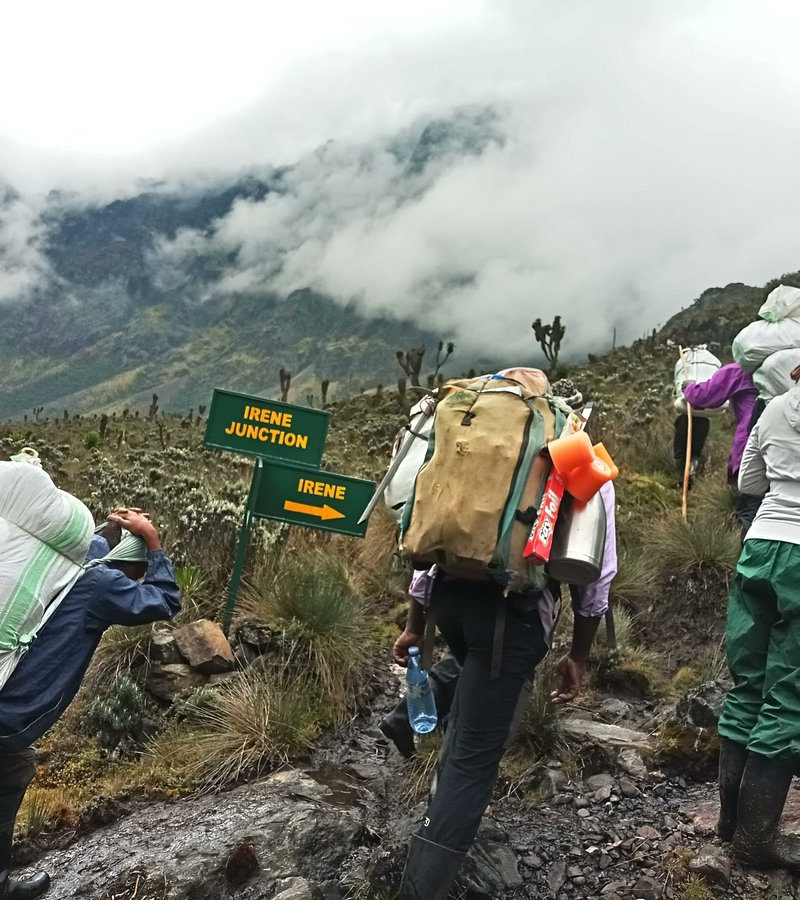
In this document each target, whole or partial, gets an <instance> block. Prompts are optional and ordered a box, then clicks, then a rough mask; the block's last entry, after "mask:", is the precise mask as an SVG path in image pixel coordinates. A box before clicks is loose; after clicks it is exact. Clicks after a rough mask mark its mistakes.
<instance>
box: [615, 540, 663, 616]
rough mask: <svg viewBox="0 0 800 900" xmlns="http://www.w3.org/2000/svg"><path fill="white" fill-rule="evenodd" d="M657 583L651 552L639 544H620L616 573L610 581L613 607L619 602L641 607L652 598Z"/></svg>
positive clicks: (631, 607)
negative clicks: (631, 545)
mask: <svg viewBox="0 0 800 900" xmlns="http://www.w3.org/2000/svg"><path fill="white" fill-rule="evenodd" d="M657 585H658V578H657V576H656V567H655V565H654V562H653V554H652V552H651V551H650V550H649V549H648V550H645V549H644V548H642V547H639V546H634V547H630V546H623V545H620V546H619V548H618V551H617V574H616V577H615V578H614V580H613V582H612V583H611V601H612V602H613V603H614V607H615V609H616V608H617V607H618V606H619V605H620V604H623V605H624V606H626V607H628V608H629V609H634V610H636V609H641V608H642V607H643V606H646V605H647V603H648V602H649V601H650V600H651V599H652V598H653V596H654V595H655V592H656V588H657Z"/></svg>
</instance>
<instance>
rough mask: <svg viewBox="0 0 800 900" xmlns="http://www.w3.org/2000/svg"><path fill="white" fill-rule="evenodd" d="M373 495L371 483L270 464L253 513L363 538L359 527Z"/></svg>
mask: <svg viewBox="0 0 800 900" xmlns="http://www.w3.org/2000/svg"><path fill="white" fill-rule="evenodd" d="M374 491H375V484H374V482H372V481H364V479H362V478H350V477H349V476H348V475H335V474H334V473H332V472H323V471H322V470H321V469H311V468H308V467H301V466H292V465H288V464H286V463H274V462H270V463H268V464H267V465H266V466H265V467H264V472H263V473H262V475H261V483H260V485H259V487H258V489H257V491H256V495H255V506H254V510H253V511H254V513H255V515H257V516H263V518H265V519H276V520H277V521H279V522H291V523H292V524H293V525H305V526H307V527H309V528H322V529H324V530H326V531H338V532H339V533H340V534H350V535H353V536H354V537H364V534H365V533H366V530H367V523H366V522H362V523H361V524H360V525H359V524H358V520H359V519H360V518H361V513H363V512H364V510H365V509H366V507H367V504H368V503H369V501H370V500H371V499H372V495H373V493H374Z"/></svg>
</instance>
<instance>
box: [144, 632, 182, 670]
mask: <svg viewBox="0 0 800 900" xmlns="http://www.w3.org/2000/svg"><path fill="white" fill-rule="evenodd" d="M149 656H150V659H151V660H152V661H153V662H155V663H160V664H161V665H167V666H168V665H175V664H180V663H182V662H184V661H185V660H184V658H183V656H182V655H181V651H180V650H179V649H178V645H177V644H176V643H175V638H174V637H173V636H172V633H171V632H169V631H154V632H153V636H152V637H151V638H150V651H149Z"/></svg>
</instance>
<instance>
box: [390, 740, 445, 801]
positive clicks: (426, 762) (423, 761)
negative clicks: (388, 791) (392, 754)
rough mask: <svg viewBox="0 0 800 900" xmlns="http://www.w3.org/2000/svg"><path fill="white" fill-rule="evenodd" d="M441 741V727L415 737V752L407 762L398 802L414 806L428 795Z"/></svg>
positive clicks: (440, 748)
mask: <svg viewBox="0 0 800 900" xmlns="http://www.w3.org/2000/svg"><path fill="white" fill-rule="evenodd" d="M443 743H444V734H443V733H442V729H441V728H437V729H436V731H433V732H431V733H430V734H424V735H420V736H419V737H418V738H417V752H416V753H415V754H414V757H413V759H412V760H410V762H409V764H408V767H407V775H406V780H405V783H404V784H403V790H402V792H401V793H400V802H401V803H402V804H403V805H404V806H406V807H408V808H410V807H412V806H416V805H417V803H421V802H422V801H423V800H424V799H425V798H426V797H427V796H428V792H429V791H430V789H431V783H432V782H433V776H434V773H435V772H436V765H437V763H438V761H439V754H440V753H441V750H442V744H443Z"/></svg>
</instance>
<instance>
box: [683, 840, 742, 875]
mask: <svg viewBox="0 0 800 900" xmlns="http://www.w3.org/2000/svg"><path fill="white" fill-rule="evenodd" d="M689 869H690V871H692V872H694V873H695V874H696V875H702V877H703V878H706V879H708V880H709V881H714V882H717V883H718V884H727V883H728V882H729V881H730V880H731V870H732V866H731V860H730V858H729V857H728V856H726V855H725V854H724V853H723V852H722V850H721V849H720V848H719V847H714V846H713V845H711V844H707V845H706V846H705V847H701V848H700V851H699V852H698V854H697V856H695V857H694V859H692V860H690V861H689Z"/></svg>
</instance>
